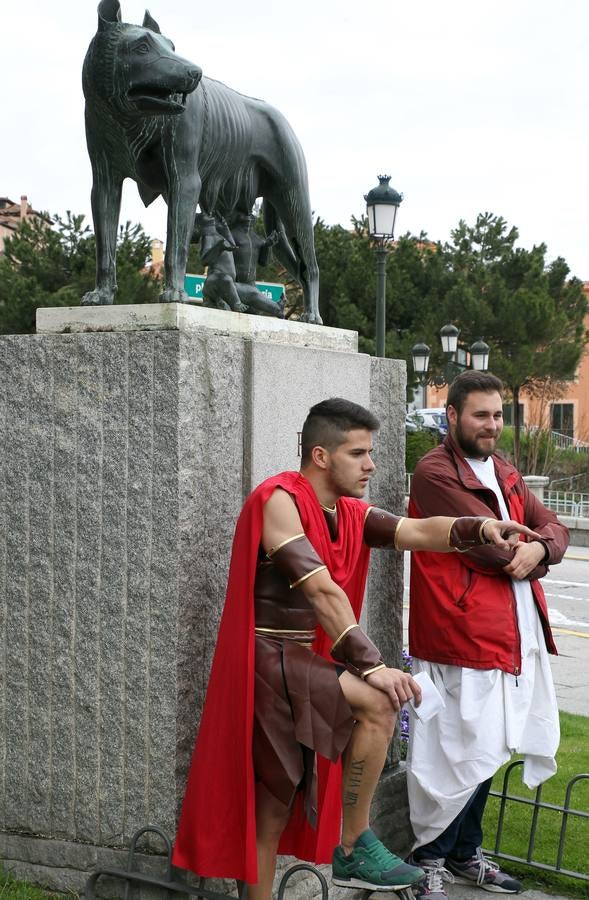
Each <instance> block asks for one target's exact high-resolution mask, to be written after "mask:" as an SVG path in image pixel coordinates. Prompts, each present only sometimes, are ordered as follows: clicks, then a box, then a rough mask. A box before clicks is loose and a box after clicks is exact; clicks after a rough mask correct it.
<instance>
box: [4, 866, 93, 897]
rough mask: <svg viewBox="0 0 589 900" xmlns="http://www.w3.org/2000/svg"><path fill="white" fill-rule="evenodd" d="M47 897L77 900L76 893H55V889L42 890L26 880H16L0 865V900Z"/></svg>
mask: <svg viewBox="0 0 589 900" xmlns="http://www.w3.org/2000/svg"><path fill="white" fill-rule="evenodd" d="M48 897H53V898H54V900H57V898H60V900H64V897H66V898H71V900H78V894H72V893H68V894H56V893H55V891H44V890H43V888H39V887H35V885H33V884H28V882H26V881H17V879H16V878H13V876H12V875H10V874H9V873H8V872H5V871H4V869H3V868H2V867H1V866H0V900H47V898H48Z"/></svg>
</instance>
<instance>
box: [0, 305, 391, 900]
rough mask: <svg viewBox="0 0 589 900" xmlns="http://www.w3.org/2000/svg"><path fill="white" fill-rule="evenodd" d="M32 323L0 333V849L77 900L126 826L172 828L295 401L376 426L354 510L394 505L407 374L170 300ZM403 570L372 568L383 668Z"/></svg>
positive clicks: (43, 317) (372, 608) (294, 428)
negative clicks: (227, 593)
mask: <svg viewBox="0 0 589 900" xmlns="http://www.w3.org/2000/svg"><path fill="white" fill-rule="evenodd" d="M38 328H39V333H38V334H37V335H34V336H30V335H20V336H10V337H0V441H1V444H2V452H1V453H0V636H1V640H2V645H3V647H4V648H5V655H4V663H3V667H2V681H1V685H0V758H2V759H3V760H4V765H3V766H2V767H0V832H1V833H2V834H0V837H1V839H2V840H1V841H0V847H1V851H2V855H3V856H4V860H5V863H6V865H7V866H8V867H10V868H12V869H14V870H15V871H16V872H17V873H18V874H19V875H22V876H30V877H32V878H33V879H34V880H36V881H39V882H43V883H48V884H50V885H52V886H54V887H57V888H61V889H66V888H67V889H76V890H79V889H80V887H81V886H83V883H84V881H85V878H86V872H87V870H88V869H91V868H92V867H93V866H94V865H96V864H97V861H99V860H100V859H102V858H104V855H105V854H108V853H110V852H111V850H110V848H113V853H114V852H117V848H122V847H124V846H126V845H127V844H128V841H129V838H130V836H131V835H132V833H133V832H134V831H135V830H136V829H137V828H139V827H141V826H142V825H145V824H147V823H148V822H154V823H157V824H159V825H160V826H161V827H163V828H164V829H165V830H166V831H168V832H169V833H171V834H172V833H173V832H174V828H175V822H176V817H177V812H178V808H179V803H180V801H181V798H182V794H183V789H184V782H185V777H186V772H187V768H188V763H189V759H190V753H191V749H192V746H193V742H194V737H195V733H196V730H197V727H198V721H199V715H200V711H201V707H202V702H203V698H204V694H205V691H206V685H207V679H208V673H209V666H210V663H211V659H212V653H213V649H214V645H215V638H216V631H217V626H218V621H219V617H220V612H221V608H222V604H223V599H224V590H225V581H226V575H227V569H228V562H229V551H230V547H231V539H232V534H233V529H234V525H235V520H236V518H237V516H238V514H239V511H240V508H241V506H242V503H243V500H244V498H245V496H246V495H247V493H248V492H249V491H250V490H251V489H252V487H254V486H255V485H256V484H258V483H259V482H260V481H261V480H263V479H264V478H266V477H267V476H268V475H270V474H273V473H275V472H277V471H280V470H282V469H287V468H290V469H297V468H298V467H299V458H298V432H299V431H300V428H301V425H302V422H303V419H304V417H305V415H306V413H307V411H308V409H309V407H310V406H311V405H312V404H314V403H316V402H318V401H319V400H322V399H324V398H325V397H329V396H337V395H339V396H345V397H348V398H349V399H352V400H355V401H357V402H359V403H362V404H363V405H366V406H369V407H370V408H371V409H372V410H373V411H374V412H375V413H376V414H377V415H378V416H379V418H380V419H381V422H382V428H381V431H380V433H379V434H378V435H377V436H376V453H375V459H376V462H377V465H378V466H379V468H378V470H377V474H376V475H375V477H374V479H373V482H372V487H371V500H372V501H373V502H375V503H378V504H379V505H382V506H385V507H387V508H390V509H393V510H399V511H400V510H401V509H402V501H403V478H404V429H403V427H402V423H403V421H404V392H405V366H404V363H402V362H398V361H393V360H376V359H371V358H370V357H368V356H365V355H362V354H358V353H357V352H356V346H357V345H356V336H355V334H354V333H353V332H342V331H338V330H335V329H328V328H321V327H318V326H308V325H303V324H302V323H289V322H278V321H277V320H275V319H263V318H259V317H258V318H257V317H249V316H241V315H239V314H235V313H218V314H217V313H216V312H215V311H210V310H203V309H198V308H193V307H184V306H175V305H169V306H168V305H166V306H159V305H157V304H155V305H153V306H146V307H103V308H92V309H88V308H85V309H80V308H76V309H65V310H64V309H54V310H40V311H39V319H38ZM401 562H402V561H401V558H400V557H399V556H398V555H396V554H394V553H385V552H380V551H377V552H376V553H375V554H373V563H372V566H371V574H370V584H369V599H368V604H367V607H366V610H367V611H366V618H367V625H368V629H369V631H370V633H371V635H372V636H373V637H374V639H375V640H376V642H377V643H378V644H379V645H380V646H381V648H382V650H383V653H384V655H385V658H387V659H388V660H389V661H390V662H391V663H393V662H398V661H399V659H400V651H401V645H400V641H401V634H402V630H401V617H402V565H401ZM397 843H399V841H397ZM401 843H402V841H401ZM101 854H102V856H101Z"/></svg>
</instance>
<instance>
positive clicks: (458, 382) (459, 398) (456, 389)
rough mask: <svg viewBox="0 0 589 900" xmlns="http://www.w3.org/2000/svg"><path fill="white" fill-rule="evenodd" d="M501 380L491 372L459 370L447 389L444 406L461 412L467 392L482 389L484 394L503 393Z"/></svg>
mask: <svg viewBox="0 0 589 900" xmlns="http://www.w3.org/2000/svg"><path fill="white" fill-rule="evenodd" d="M503 390H504V387H503V382H502V381H501V379H500V378H497V376H496V375H492V374H491V372H473V371H472V370H469V371H468V372H461V373H460V375H457V376H456V378H455V379H454V381H453V382H452V384H451V385H450V388H449V390H448V399H447V401H446V406H453V407H454V409H455V410H456V412H457V413H461V412H462V409H463V407H464V403H465V400H466V398H467V397H468V395H469V394H472V393H473V392H474V391H482V392H483V393H485V394H493V393H495V391H498V393H499V394H501V395H503Z"/></svg>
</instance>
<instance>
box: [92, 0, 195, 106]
mask: <svg viewBox="0 0 589 900" xmlns="http://www.w3.org/2000/svg"><path fill="white" fill-rule="evenodd" d="M201 77H202V70H201V69H200V68H199V67H198V66H196V65H195V64H194V63H192V62H190V61H189V60H187V59H183V58H182V57H181V56H178V55H177V54H176V52H175V49H174V44H173V43H172V41H170V40H169V39H168V38H167V37H164V36H163V35H162V33H161V31H160V27H159V25H158V23H157V22H156V21H155V19H153V18H152V17H151V16H150V14H149V12H148V11H147V10H146V11H145V17H144V19H143V24H142V25H130V24H127V23H126V22H122V21H121V6H120V3H119V2H118V0H102V2H101V3H100V4H99V6H98V30H97V32H96V34H95V36H94V38H93V40H92V42H91V44H90V46H89V47H88V52H87V53H86V58H85V60H84V68H83V71H82V85H83V88H84V96H85V98H86V100H87V101H90V102H92V101H94V102H98V103H104V104H107V105H108V107H109V109H110V111H111V112H112V113H114V114H115V115H117V114H118V115H119V116H124V117H125V118H134V117H140V118H145V117H146V116H162V115H165V116H178V115H181V114H182V113H183V112H184V110H185V108H186V97H187V95H188V94H190V93H191V92H192V91H194V90H195V88H196V87H197V86H198V83H199V81H200V79H201Z"/></svg>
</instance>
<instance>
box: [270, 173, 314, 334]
mask: <svg viewBox="0 0 589 900" xmlns="http://www.w3.org/2000/svg"><path fill="white" fill-rule="evenodd" d="M305 180H306V179H305ZM291 197H292V193H291V191H288V190H285V191H284V194H282V193H281V192H280V191H278V190H276V189H275V190H273V191H272V193H271V195H269V196H265V197H264V212H265V215H267V218H266V223H267V224H266V227H267V228H268V227H269V226H270V224H271V222H272V221H274V222H275V223H276V224H275V225H274V227H275V228H276V230H277V231H278V235H279V237H278V242H277V244H276V246H275V248H274V250H275V253H276V256H277V257H278V259H279V260H280V262H281V263H282V265H283V266H284V267H285V269H286V270H287V272H289V273H290V274H291V275H292V276H293V278H296V280H297V281H298V282H299V283H300V284H301V286H302V288H303V298H304V307H305V308H304V312H303V315H302V316H301V321H302V322H311V323H313V324H315V325H321V324H322V319H321V316H320V314H319V267H318V265H317V258H316V256H315V246H314V236H313V218H312V214H311V208H310V206H309V201H308V192H307V189H306V186H304V185H299V191H298V204H297V209H293V208H292V203H291ZM268 207H274V209H275V212H274V215H272V211H271V209H269V208H268ZM285 237H286V239H287V241H285Z"/></svg>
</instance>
